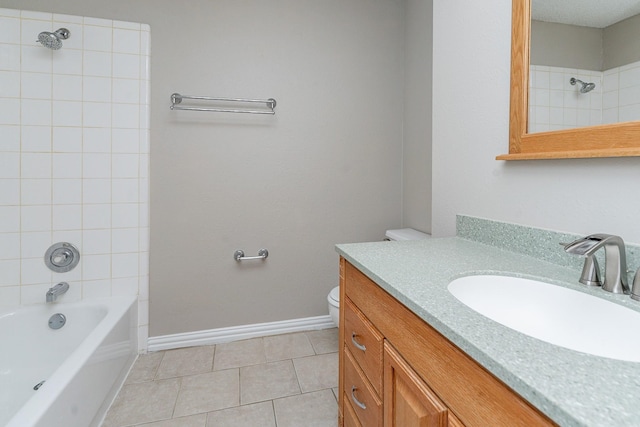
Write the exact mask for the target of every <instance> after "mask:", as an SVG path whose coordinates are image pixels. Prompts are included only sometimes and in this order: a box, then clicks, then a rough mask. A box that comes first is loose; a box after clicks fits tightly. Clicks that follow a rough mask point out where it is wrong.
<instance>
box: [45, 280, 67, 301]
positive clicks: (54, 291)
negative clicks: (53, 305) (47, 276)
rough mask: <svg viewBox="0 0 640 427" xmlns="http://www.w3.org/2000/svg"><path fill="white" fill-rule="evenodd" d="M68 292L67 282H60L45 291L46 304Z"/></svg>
mask: <svg viewBox="0 0 640 427" xmlns="http://www.w3.org/2000/svg"><path fill="white" fill-rule="evenodd" d="M68 290H69V284H68V283H67V282H60V283H58V284H57V285H55V286H54V287H53V288H49V290H48V291H47V302H54V301H55V300H57V299H58V297H59V296H60V295H62V294H64V293H65V292H67V291H68Z"/></svg>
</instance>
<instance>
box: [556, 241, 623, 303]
mask: <svg viewBox="0 0 640 427" xmlns="http://www.w3.org/2000/svg"><path fill="white" fill-rule="evenodd" d="M602 247H604V258H605V266H604V272H605V277H604V282H603V283H602V289H604V290H605V291H607V292H613V293H614V294H629V293H630V292H629V285H628V284H627V257H626V252H625V249H624V241H623V240H622V238H621V237H620V236H613V235H611V234H591V235H589V236H586V237H583V238H581V239H578V240H576V241H574V242H571V243H569V244H568V245H566V246H565V247H564V250H565V251H566V252H567V253H569V254H574V255H579V256H583V257H586V258H587V259H586V260H585V267H584V269H583V270H582V274H583V276H582V277H581V280H580V281H581V283H584V282H583V279H584V278H585V273H586V270H587V269H588V267H587V262H588V261H589V259H592V262H593V261H595V259H594V258H593V255H594V254H595V252H596V251H597V250H598V249H600V248H602ZM592 265H593V267H590V269H591V270H592V271H593V269H597V264H596V263H595V262H593V263H592ZM587 274H588V273H587Z"/></svg>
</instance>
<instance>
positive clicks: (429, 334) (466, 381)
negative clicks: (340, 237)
mask: <svg viewBox="0 0 640 427" xmlns="http://www.w3.org/2000/svg"><path fill="white" fill-rule="evenodd" d="M340 301H341V304H340V370H339V383H340V385H339V390H340V393H339V425H340V426H341V427H342V426H343V427H352V426H355V427H359V426H363V427H376V426H377V427H383V426H384V427H413V426H415V427H431V426H437V427H447V426H451V427H463V426H467V427H472V426H480V427H484V426H505V427H506V426H509V427H513V426H523V427H525V426H526V427H531V426H554V425H556V424H555V423H553V422H552V421H551V420H550V419H549V418H547V417H546V416H545V415H544V414H542V413H541V412H539V411H538V410H537V409H535V408H534V407H532V406H531V405H530V404H529V403H528V402H526V401H525V400H524V399H523V398H522V397H520V396H519V395H518V394H516V393H515V392H514V391H513V390H511V389H510V388H509V387H507V386H506V385H505V384H504V383H502V382H501V381H500V380H498V379H497V378H496V377H494V376H493V375H492V374H490V373H489V372H488V371H486V370H485V369H484V368H483V367H482V366H480V365H479V364H478V363H477V362H475V361H474V360H473V359H471V358H470V357H469V356H467V355H466V354H465V353H464V352H462V351H461V350H460V349H459V348H457V347H456V346H455V345H454V344H452V343H451V342H450V341H448V340H447V339H446V338H445V337H444V336H442V335H441V334H440V333H439V332H437V331H436V330H435V329H433V328H432V327H431V326H430V325H429V324H427V323H426V322H424V321H423V320H422V319H420V318H419V317H418V316H416V315H415V314H413V312H411V311H410V310H409V309H407V308H406V307H405V306H404V305H402V304H401V303H400V302H398V301H397V300H396V299H395V298H393V297H392V296H391V295H389V294H388V293H387V292H386V291H384V290H383V289H382V288H380V287H379V286H378V285H376V284H375V283H374V282H373V281H372V280H371V279H369V278H368V277H367V276H365V275H364V274H363V273H362V272H360V271H359V270H358V269H357V268H355V267H354V266H353V265H351V264H350V263H349V262H347V261H346V260H345V259H344V258H341V260H340Z"/></svg>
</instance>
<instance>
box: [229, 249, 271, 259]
mask: <svg viewBox="0 0 640 427" xmlns="http://www.w3.org/2000/svg"><path fill="white" fill-rule="evenodd" d="M268 256H269V251H268V250H266V249H260V250H259V251H258V256H244V251H243V250H242V249H238V250H237V251H235V252H234V253H233V259H235V260H236V261H238V262H240V261H249V260H252V259H265V258H266V257H268Z"/></svg>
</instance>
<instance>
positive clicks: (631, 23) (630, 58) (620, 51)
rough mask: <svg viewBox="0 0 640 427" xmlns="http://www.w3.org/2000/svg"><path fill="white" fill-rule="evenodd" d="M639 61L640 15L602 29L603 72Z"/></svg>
mask: <svg viewBox="0 0 640 427" xmlns="http://www.w3.org/2000/svg"><path fill="white" fill-rule="evenodd" d="M636 61H640V15H636V16H633V17H631V18H629V19H625V20H624V21H620V22H618V23H617V24H614V25H611V26H609V27H607V28H605V29H604V68H603V69H604V70H609V69H611V68H615V67H620V66H621V65H625V64H630V63H632V62H636Z"/></svg>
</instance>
